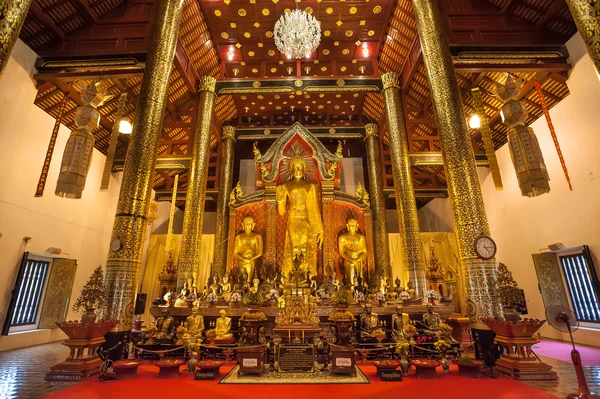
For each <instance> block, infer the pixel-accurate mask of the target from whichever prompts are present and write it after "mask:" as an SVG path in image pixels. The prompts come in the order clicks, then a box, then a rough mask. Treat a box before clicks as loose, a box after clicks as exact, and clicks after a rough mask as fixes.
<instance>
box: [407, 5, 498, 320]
mask: <svg viewBox="0 0 600 399" xmlns="http://www.w3.org/2000/svg"><path fill="white" fill-rule="evenodd" d="M413 4H414V10H415V16H416V18H417V26H418V30H419V38H420V40H421V47H422V48H423V60H424V62H425V67H426V69H427V74H428V76H429V82H430V84H431V97H432V103H433V107H434V110H435V115H436V121H437V126H438V133H439V135H440V143H441V147H442V155H443V159H444V169H445V171H446V178H447V181H448V192H449V194H450V203H451V206H452V212H453V214H454V229H455V231H456V235H457V238H458V243H459V252H460V262H461V267H462V272H463V278H464V284H463V291H464V292H463V294H464V297H465V298H467V314H468V316H469V318H470V319H471V322H472V323H473V327H475V328H478V329H488V328H487V326H485V325H484V324H483V323H481V321H480V319H481V318H482V317H488V316H494V314H498V315H500V314H501V311H502V310H501V308H500V301H499V300H498V297H497V296H495V295H494V294H493V287H494V284H495V280H496V261H495V259H493V258H492V259H490V260H487V261H483V260H480V259H478V258H477V257H476V254H475V248H474V243H475V239H476V238H477V237H478V236H480V235H482V234H485V235H489V232H490V228H489V225H488V221H487V217H486V214H485V208H484V205H483V195H482V194H481V187H480V185H479V178H478V176H477V166H476V164H475V156H474V153H473V147H472V145H471V137H470V135H469V130H468V128H467V124H466V119H465V114H464V112H463V107H462V102H461V96H460V91H459V88H458V83H457V81H456V74H455V72H454V67H453V65H452V59H451V57H450V47H449V46H448V40H447V38H446V32H445V30H444V26H445V25H444V22H443V20H442V16H441V11H440V8H439V4H438V0H413Z"/></svg>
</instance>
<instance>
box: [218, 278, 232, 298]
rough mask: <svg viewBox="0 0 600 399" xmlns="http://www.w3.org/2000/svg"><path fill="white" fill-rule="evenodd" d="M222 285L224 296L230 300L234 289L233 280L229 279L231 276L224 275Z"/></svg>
mask: <svg viewBox="0 0 600 399" xmlns="http://www.w3.org/2000/svg"><path fill="white" fill-rule="evenodd" d="M221 287H222V288H223V298H225V301H227V302H229V298H230V297H231V293H232V292H233V291H232V288H231V282H230V281H229V276H228V275H227V274H226V275H224V276H223V281H222V284H221Z"/></svg>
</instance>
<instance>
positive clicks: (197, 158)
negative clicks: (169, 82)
mask: <svg viewBox="0 0 600 399" xmlns="http://www.w3.org/2000/svg"><path fill="white" fill-rule="evenodd" d="M216 83H217V80H216V79H215V78H213V77H211V76H202V77H201V78H200V93H199V95H198V108H197V110H196V121H195V123H194V133H193V137H192V164H191V165H190V170H189V171H188V185H187V194H186V196H185V214H184V215H183V230H182V231H181V247H180V249H179V268H178V272H177V288H178V289H179V288H181V287H183V284H184V283H185V282H186V280H187V279H188V278H190V277H193V278H194V279H195V278H196V276H198V270H196V268H197V267H198V264H199V263H200V243H201V242H202V227H203V225H204V201H205V196H206V178H207V177H208V160H209V158H210V136H211V133H212V118H213V106H214V105H215V97H216V95H215V84H216ZM201 283H204V282H201ZM198 286H200V285H199V284H198Z"/></svg>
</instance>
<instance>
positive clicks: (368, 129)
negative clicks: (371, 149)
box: [365, 123, 379, 137]
mask: <svg viewBox="0 0 600 399" xmlns="http://www.w3.org/2000/svg"><path fill="white" fill-rule="evenodd" d="M365 135H366V137H379V130H378V128H377V124H375V123H367V124H366V125H365Z"/></svg>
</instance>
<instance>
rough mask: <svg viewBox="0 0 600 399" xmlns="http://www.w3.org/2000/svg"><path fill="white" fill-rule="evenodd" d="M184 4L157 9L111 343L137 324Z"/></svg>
mask: <svg viewBox="0 0 600 399" xmlns="http://www.w3.org/2000/svg"><path fill="white" fill-rule="evenodd" d="M182 9H183V0H164V1H161V2H159V7H158V10H157V13H156V15H157V19H156V23H155V26H154V30H153V32H152V37H151V40H150V47H149V50H148V58H147V61H146V69H145V72H144V77H143V80H142V87H141V90H140V95H139V97H138V107H137V112H136V115H135V121H134V124H133V126H134V129H133V133H132V134H131V138H130V141H129V147H128V150H127V157H126V158H125V168H124V171H123V182H122V184H121V192H120V194H119V202H118V204H117V213H116V217H115V224H114V227H113V232H112V237H111V246H110V250H109V253H108V260H107V262H106V277H105V279H106V300H107V303H106V308H105V311H104V314H105V315H104V318H108V317H107V316H109V317H110V318H111V319H117V320H118V323H117V325H116V327H115V329H114V330H113V332H111V333H109V334H108V335H107V341H108V343H107V346H111V345H114V344H115V343H116V342H118V341H120V340H121V338H123V337H124V336H126V335H127V332H128V331H130V330H131V322H132V319H133V308H134V301H135V293H136V290H137V286H138V283H137V280H138V272H139V268H140V264H141V260H142V248H143V243H144V238H145V237H144V236H145V234H144V232H145V230H146V215H147V213H148V206H149V204H150V190H151V189H152V178H153V176H154V165H155V163H156V154H157V151H158V143H159V140H160V135H161V132H162V126H163V119H164V113H165V107H166V100H167V94H168V88H169V76H170V74H171V69H172V67H173V57H174V56H175V46H176V44H177V35H178V33H179V25H180V22H181V14H182ZM111 335H112V336H111Z"/></svg>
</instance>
